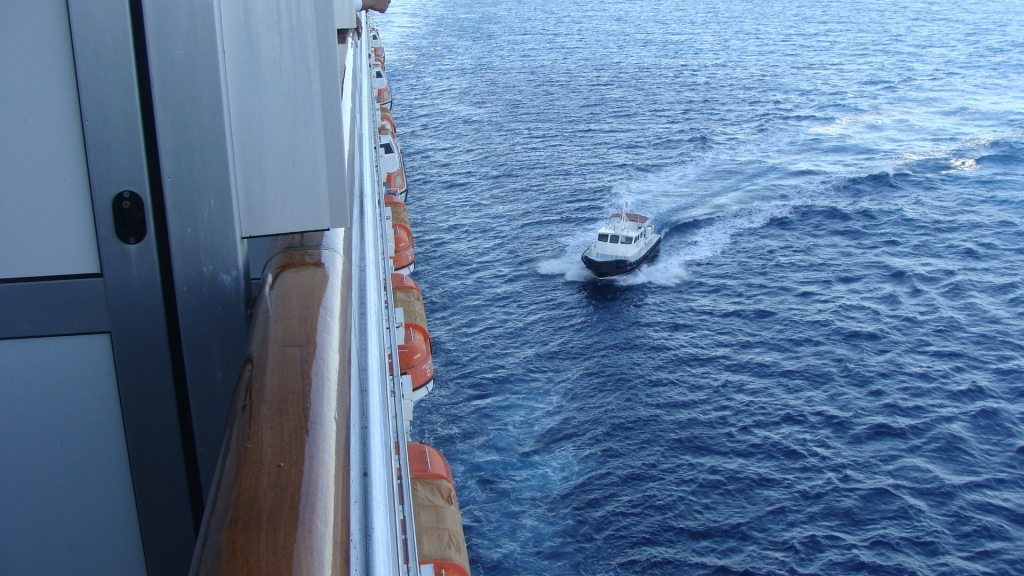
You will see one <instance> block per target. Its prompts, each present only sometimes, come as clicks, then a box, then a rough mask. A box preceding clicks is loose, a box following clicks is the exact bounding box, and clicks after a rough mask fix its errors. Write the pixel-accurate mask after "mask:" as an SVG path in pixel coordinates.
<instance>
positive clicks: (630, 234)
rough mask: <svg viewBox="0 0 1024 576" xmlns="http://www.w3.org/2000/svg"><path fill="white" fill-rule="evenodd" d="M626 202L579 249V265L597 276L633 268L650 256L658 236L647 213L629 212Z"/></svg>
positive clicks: (625, 272)
mask: <svg viewBox="0 0 1024 576" xmlns="http://www.w3.org/2000/svg"><path fill="white" fill-rule="evenodd" d="M628 208H629V207H628V205H626V204H623V205H622V211H621V212H617V213H615V214H612V215H611V216H609V217H608V220H607V222H605V224H604V225H603V226H601V228H600V229H599V230H598V231H597V240H595V241H594V243H593V244H592V245H591V246H590V248H587V249H586V251H585V252H583V257H582V259H583V264H584V265H585V266H586V267H587V268H589V269H590V271H591V272H593V273H594V274H595V275H596V276H597V277H598V278H606V277H608V276H618V275H620V274H627V273H629V272H632V271H633V270H636V269H637V268H638V267H639V266H640V265H641V264H643V263H644V262H646V261H647V260H649V259H650V258H652V257H653V256H654V254H655V253H656V252H657V250H658V246H659V245H660V244H661V235H660V234H658V233H656V232H655V231H654V226H653V225H652V224H650V220H649V219H648V218H647V216H641V215H639V214H634V213H632V212H629V210H628Z"/></svg>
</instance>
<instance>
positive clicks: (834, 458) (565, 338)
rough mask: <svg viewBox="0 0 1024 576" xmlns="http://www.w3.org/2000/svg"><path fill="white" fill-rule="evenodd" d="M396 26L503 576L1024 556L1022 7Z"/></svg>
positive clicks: (788, 5) (489, 563)
mask: <svg viewBox="0 0 1024 576" xmlns="http://www.w3.org/2000/svg"><path fill="white" fill-rule="evenodd" d="M377 22H378V23H379V25H380V28H381V34H382V38H383V40H384V44H385V47H386V49H387V70H388V75H389V79H390V81H391V84H392V89H393V95H394V117H395V121H396V123H397V126H398V137H399V141H400V142H401V146H402V152H403V154H404V160H405V163H406V169H407V173H408V180H409V187H410V188H409V190H410V195H409V210H410V215H411V219H412V223H413V231H414V234H415V238H416V273H415V274H414V275H413V277H414V278H415V279H416V281H417V282H419V283H420V285H421V286H422V288H423V292H424V295H425V300H426V309H427V313H428V316H429V318H430V329H431V338H432V342H433V347H434V363H435V366H436V370H437V379H436V382H437V385H436V387H435V388H434V391H433V392H432V393H431V394H430V395H429V396H428V397H427V398H426V399H425V400H424V401H422V402H421V403H419V404H418V405H417V406H416V420H415V422H414V428H413V431H414V436H415V437H417V438H418V439H422V440H424V441H426V442H429V443H431V444H433V445H435V446H437V447H438V448H439V449H440V450H441V451H442V452H443V453H444V454H445V455H446V456H447V457H448V459H449V460H450V462H451V464H452V468H453V471H454V475H455V480H456V484H457V487H458V496H459V501H460V503H461V506H462V514H463V521H464V524H465V530H466V536H467V540H468V545H469V557H470V562H471V564H472V569H473V573H474V574H475V575H477V576H490V575H505V574H537V575H542V574H552V575H556V574H557V575H561V574H595V575H596V574H601V575H605V574H644V575H660V574H666V575H668V574H671V575H677V574H873V575H874V574H878V575H886V574H893V575H908V574H920V575H945V574H949V575H954V574H955V575H960V574H963V575H967V574H1000V575H1003V574H1005V575H1014V574H1016V575H1019V574H1024V276H1022V274H1024V3H1022V2H1019V1H1005V2H978V1H974V0H964V1H957V2H951V1H950V2H947V1H932V2H891V1H874V0H848V1H844V2H827V1H825V2H823V1H822V0H789V1H776V0H762V1H757V2H752V1H739V0H738V1H733V2H720V1H712V0H692V1H686V2H682V1H652V2H625V1H621V0H618V1H617V0H609V1H606V2H595V1H593V0H546V1H544V2H540V1H537V0H521V1H519V2H479V1H477V2H470V1H468V0H395V1H394V2H393V4H392V8H391V9H390V10H389V11H388V13H387V14H386V15H384V16H381V17H379V18H377ZM624 200H625V201H629V202H630V205H631V207H632V208H634V209H635V210H636V211H638V212H641V213H644V214H648V215H650V216H652V217H654V218H655V220H656V222H657V223H658V226H659V228H660V230H661V231H663V232H664V235H665V238H664V242H663V243H662V247H661V251H660V254H659V255H658V257H657V259H656V260H655V261H653V262H652V263H650V264H648V265H645V266H643V267H642V268H641V269H640V270H638V271H636V272H635V273H633V274H630V275H628V276H625V277H621V278H618V279H611V280H602V281H598V280H596V279H595V278H593V277H592V276H591V275H590V274H589V273H588V272H587V270H586V269H585V268H584V267H583V265H582V263H581V262H580V254H581V253H582V252H583V250H584V249H585V248H586V247H587V245H588V244H589V243H590V242H591V241H592V238H593V235H594V231H595V230H596V228H597V226H598V225H599V224H600V222H601V221H602V220H603V219H604V218H606V217H607V216H608V214H610V213H611V212H612V211H614V210H615V208H616V207H617V205H618V204H619V203H620V202H621V201H624Z"/></svg>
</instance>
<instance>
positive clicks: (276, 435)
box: [192, 229, 352, 576]
mask: <svg viewBox="0 0 1024 576" xmlns="http://www.w3.org/2000/svg"><path fill="white" fill-rule="evenodd" d="M349 243H350V238H349V237H347V230H345V229H337V230H331V231H328V232H316V233H305V234H293V235H289V236H283V237H280V238H278V239H277V240H276V241H275V244H274V246H273V248H272V249H271V252H270V254H271V255H272V256H271V258H270V260H269V262H268V263H267V266H266V268H265V269H264V274H263V281H262V285H261V287H260V294H259V296H258V297H257V300H256V303H255V307H254V309H253V315H252V323H251V328H250V331H249V348H248V355H247V357H246V359H245V362H244V366H243V369H242V373H241V375H240V377H239V380H238V386H237V389H236V392H235V399H234V403H233V406H232V411H231V415H230V419H229V425H228V430H227V432H226V435H225V439H224V445H223V447H222V450H221V456H220V463H219V465H218V470H217V476H216V478H215V480H214V486H213V489H212V490H211V493H210V498H209V500H208V502H207V507H206V514H205V516H204V518H203V525H202V529H201V530H200V534H199V542H198V544H197V546H196V552H195V555H194V557H193V561H192V574H193V575H195V576H207V575H214V574H216V575H226V574H239V575H260V574H267V575H271V574H272V575H274V576H283V575H289V574H316V575H329V574H348V572H349V421H350V411H349V410H350V407H349V403H350V378H351V376H350V374H351V369H350V362H351V346H350V339H351V325H350V314H351V294H352V287H351V284H352V281H351V279H352V271H351V270H350V263H351V254H350V249H349Z"/></svg>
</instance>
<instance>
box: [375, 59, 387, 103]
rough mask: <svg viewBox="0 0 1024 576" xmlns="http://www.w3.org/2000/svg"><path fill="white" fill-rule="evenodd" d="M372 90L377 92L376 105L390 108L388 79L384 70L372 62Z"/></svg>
mask: <svg viewBox="0 0 1024 576" xmlns="http://www.w3.org/2000/svg"><path fill="white" fill-rule="evenodd" d="M372 73H373V88H374V89H375V90H376V91H377V104H380V105H381V106H386V107H387V108H389V109H390V108H391V85H390V84H388V77H387V75H386V74H385V73H384V68H383V67H382V66H381V65H380V64H378V63H376V62H374V64H373V72H372Z"/></svg>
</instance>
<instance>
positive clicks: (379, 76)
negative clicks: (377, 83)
mask: <svg viewBox="0 0 1024 576" xmlns="http://www.w3.org/2000/svg"><path fill="white" fill-rule="evenodd" d="M383 77H384V73H383V72H381V71H380V70H377V78H383Z"/></svg>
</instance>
